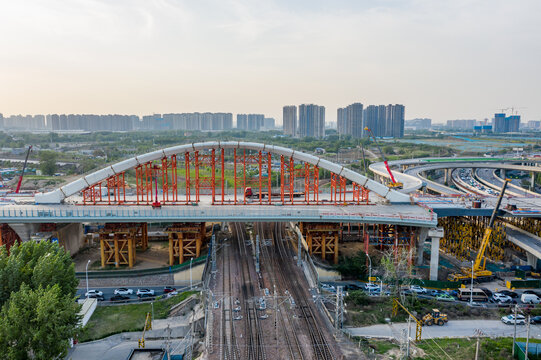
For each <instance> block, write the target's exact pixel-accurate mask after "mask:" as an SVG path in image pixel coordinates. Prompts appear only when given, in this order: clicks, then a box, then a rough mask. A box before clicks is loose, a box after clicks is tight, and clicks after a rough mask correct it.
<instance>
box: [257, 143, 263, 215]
mask: <svg viewBox="0 0 541 360" xmlns="http://www.w3.org/2000/svg"><path fill="white" fill-rule="evenodd" d="M258 163H259V205H263V193H262V190H263V189H262V187H263V174H262V171H263V154H262V153H261V150H259V161H258Z"/></svg>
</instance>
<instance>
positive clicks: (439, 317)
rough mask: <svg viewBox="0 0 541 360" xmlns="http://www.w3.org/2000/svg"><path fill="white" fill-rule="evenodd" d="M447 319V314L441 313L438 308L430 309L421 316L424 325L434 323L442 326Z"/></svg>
mask: <svg viewBox="0 0 541 360" xmlns="http://www.w3.org/2000/svg"><path fill="white" fill-rule="evenodd" d="M448 321H449V319H448V318H447V314H442V313H441V312H440V311H439V310H438V309H432V312H431V313H428V314H426V315H425V316H423V325H426V326H432V325H434V324H436V325H439V326H443V325H445V323H447V322H448Z"/></svg>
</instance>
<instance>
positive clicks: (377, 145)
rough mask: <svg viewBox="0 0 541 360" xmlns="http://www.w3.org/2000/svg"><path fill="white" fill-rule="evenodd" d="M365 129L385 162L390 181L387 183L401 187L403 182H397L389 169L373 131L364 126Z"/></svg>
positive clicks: (390, 185)
mask: <svg viewBox="0 0 541 360" xmlns="http://www.w3.org/2000/svg"><path fill="white" fill-rule="evenodd" d="M364 130H365V131H368V134H369V136H372V139H374V143H375V144H376V147H377V148H378V150H379V153H380V154H381V158H382V159H383V163H384V164H385V168H386V169H387V172H388V173H389V177H390V178H391V182H390V183H389V184H388V185H389V187H390V188H392V189H402V187H403V186H404V184H402V183H401V182H398V181H396V180H395V179H394V175H393V173H392V171H391V168H390V167H389V164H388V163H387V159H386V158H385V154H383V151H381V148H380V147H379V144H378V141H377V140H376V137H375V136H374V133H373V132H372V130H370V129H369V128H367V127H365V128H364Z"/></svg>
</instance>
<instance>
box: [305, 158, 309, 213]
mask: <svg viewBox="0 0 541 360" xmlns="http://www.w3.org/2000/svg"><path fill="white" fill-rule="evenodd" d="M304 202H305V203H306V204H310V164H308V163H304Z"/></svg>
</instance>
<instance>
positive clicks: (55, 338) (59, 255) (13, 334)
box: [0, 241, 79, 359]
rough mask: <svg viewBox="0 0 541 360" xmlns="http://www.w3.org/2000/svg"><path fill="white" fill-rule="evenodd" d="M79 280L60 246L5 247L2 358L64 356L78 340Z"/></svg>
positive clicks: (1, 252)
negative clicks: (8, 251)
mask: <svg viewBox="0 0 541 360" xmlns="http://www.w3.org/2000/svg"><path fill="white" fill-rule="evenodd" d="M77 284H78V280H77V278H76V277H75V269H74V264H73V262H72V261H71V257H70V256H69V254H67V253H66V252H65V250H64V249H63V248H61V247H60V246H59V245H58V243H49V242H46V241H42V242H39V243H36V242H32V241H29V242H25V243H22V244H21V245H14V246H12V247H11V248H10V254H9V255H8V253H7V250H6V247H5V246H2V247H0V307H1V310H0V353H1V354H2V359H29V358H30V359H56V358H59V357H63V356H64V355H65V352H66V350H67V348H68V345H69V344H68V341H69V339H70V338H72V337H74V335H75V330H76V327H77V322H78V315H77V313H78V309H79V305H77V303H76V302H75V301H74V300H75V298H74V296H75V291H76V287H77Z"/></svg>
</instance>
